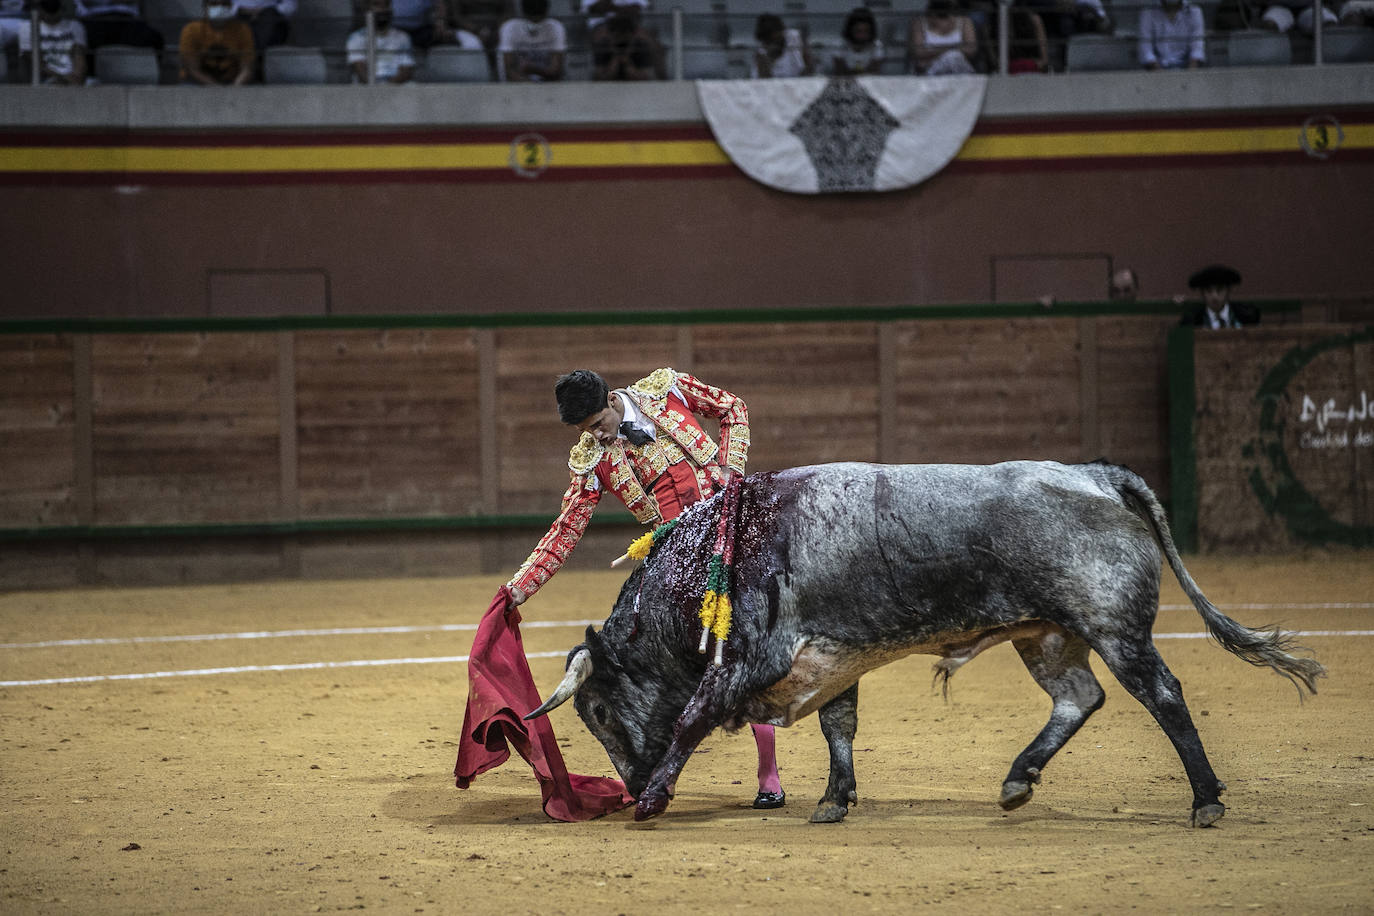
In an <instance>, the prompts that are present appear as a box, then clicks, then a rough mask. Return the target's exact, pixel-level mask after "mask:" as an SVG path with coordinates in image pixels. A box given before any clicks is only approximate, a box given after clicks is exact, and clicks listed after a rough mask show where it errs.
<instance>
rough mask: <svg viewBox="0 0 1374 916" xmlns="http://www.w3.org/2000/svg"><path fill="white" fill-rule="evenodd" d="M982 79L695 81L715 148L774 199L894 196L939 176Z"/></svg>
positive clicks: (967, 123) (958, 142) (972, 110)
mask: <svg viewBox="0 0 1374 916" xmlns="http://www.w3.org/2000/svg"><path fill="white" fill-rule="evenodd" d="M986 89H987V77H986V76H861V77H857V78H834V79H827V78H825V77H814V76H813V77H800V78H797V79H756V80H701V81H699V82H698V83H697V95H698V97H699V98H700V100H701V107H702V110H703V111H704V112H705V114H706V121H707V123H709V124H710V125H711V130H712V132H714V133H715V135H716V142H718V143H719V144H720V145H721V148H722V149H724V150H725V152H726V155H728V156H729V157H730V159H731V160H732V161H733V162H734V163H735V165H737V166H739V167H740V169H742V170H743V171H744V173H745V174H746V175H748V176H749V177H750V178H753V179H754V180H755V181H759V182H762V183H763V184H766V185H768V186H769V187H770V188H777V189H778V190H780V191H792V192H794V193H797V194H821V193H828V192H833V191H892V190H896V189H898V188H909V187H911V186H912V185H914V184H919V183H920V182H922V181H925V180H926V179H927V178H929V177H930V176H931V175H934V174H935V173H936V172H938V171H939V170H940V169H942V168H944V167H945V165H947V164H948V163H949V161H950V160H951V159H953V158H954V157H955V156H956V155H957V154H958V152H959V149H960V148H961V147H962V146H963V145H964V141H965V140H967V139H968V136H969V134H970V133H972V132H973V125H974V123H975V122H977V120H978V113H979V112H980V111H981V110H982V108H983V94H984V92H985V91H986Z"/></svg>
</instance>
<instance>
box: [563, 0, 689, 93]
mask: <svg viewBox="0 0 1374 916" xmlns="http://www.w3.org/2000/svg"><path fill="white" fill-rule="evenodd" d="M648 5H649V4H648V0H582V5H581V8H582V13H583V15H585V16H586V17H587V34H588V35H589V36H590V42H591V46H592V51H593V53H595V51H596V48H597V47H598V46H601V47H607V46H609V43H610V42H611V40H612V39H611V36H610V35H609V34H607V33H608V30H609V29H610V27H611V25H612V24H613V23H616V20H619V23H617V24H616V28H618V29H622V30H623V29H624V28H625V23H629V24H630V31H631V34H632V35H633V38H632V39H631V41H632V43H633V44H634V45H635V46H636V47H638V48H640V49H641V51H642V50H643V49H648V51H649V52H650V54H652V55H653V59H652V61H651V66H650V70H651V73H652V75H651V76H649V77H646V79H665V78H666V77H667V75H668V71H667V66H666V64H665V63H664V53H663V46H662V45H661V44H659V41H658V39H657V38H655V37H654V35H653V33H652V32H650V31H649V30H648V29H646V28H645V27H644V16H643V13H644V10H645V9H646V8H647V7H648ZM616 40H617V41H622V40H623V38H617V39H616ZM593 77H594V78H596V79H602V77H597V76H596V75H595V73H593ZM605 78H606V79H622V78H624V79H629V78H630V77H605Z"/></svg>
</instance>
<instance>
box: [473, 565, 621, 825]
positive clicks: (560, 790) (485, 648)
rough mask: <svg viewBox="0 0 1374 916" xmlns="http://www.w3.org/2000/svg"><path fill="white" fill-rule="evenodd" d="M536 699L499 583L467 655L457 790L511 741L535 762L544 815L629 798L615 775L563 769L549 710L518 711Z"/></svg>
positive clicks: (560, 816)
mask: <svg viewBox="0 0 1374 916" xmlns="http://www.w3.org/2000/svg"><path fill="white" fill-rule="evenodd" d="M541 702H543V701H542V700H541V699H540V697H539V691H538V690H537V689H536V688H535V686H534V678H533V676H532V675H531V674H530V666H529V663H528V662H527V661H526V660H525V646H524V643H523V642H522V641H521V639H520V611H519V609H518V608H517V607H516V606H515V604H514V602H512V601H511V592H510V589H509V588H507V587H506V586H504V585H503V586H501V589H500V591H498V592H497V593H496V597H494V598H493V599H492V601H491V606H490V607H488V608H487V612H486V613H485V614H483V615H482V622H481V623H479V624H478V625H477V635H476V637H474V639H473V641H472V652H471V653H470V654H469V656H468V703H467V711H466V712H465V713H464V714H463V732H462V734H460V735H459V736H458V762H457V764H456V765H455V766H454V768H453V775H454V777H455V780H456V782H457V785H458V788H460V789H466V788H467V787H468V786H470V785H472V781H473V779H475V778H476V777H477V776H478V775H479V774H481V773H485V772H486V771H487V770H490V769H492V768H494V767H498V766H500V765H501V764H503V763H505V762H506V760H507V758H509V757H510V747H508V746H507V742H510V744H512V745H514V746H515V750H516V751H517V752H518V753H519V754H520V756H521V757H523V758H525V762H526V763H528V764H529V765H530V766H531V767H533V768H534V775H535V777H536V778H537V779H538V780H539V789H540V792H541V793H542V794H543V796H544V813H545V814H547V815H548V816H549V817H552V818H555V819H557V820H560V821H585V820H589V819H591V818H594V817H600V816H601V815H603V814H609V813H610V812H612V811H618V810H620V809H621V808H624V807H625V806H627V805H630V804H633V803H634V798H633V797H631V796H630V795H629V794H627V793H626V792H625V786H624V785H623V784H622V783H621V782H620V780H618V779H606V778H604V777H601V776H580V775H578V774H577V773H569V772H568V768H567V767H566V766H564V764H563V755H562V754H561V753H560V752H559V750H558V739H557V738H555V737H554V734H553V726H552V725H551V724H550V723H549V717H548V716H540V717H539V718H538V719H535V720H534V721H532V722H526V721H524V720H523V719H521V718H520V717H521V716H523V715H525V714H526V713H528V712H530V711H531V710H533V709H536V708H538V706H539V704H540V703H541Z"/></svg>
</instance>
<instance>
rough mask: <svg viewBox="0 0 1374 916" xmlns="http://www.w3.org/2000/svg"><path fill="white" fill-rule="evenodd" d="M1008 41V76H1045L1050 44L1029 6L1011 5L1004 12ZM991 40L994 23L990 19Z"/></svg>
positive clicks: (995, 25) (995, 24) (1041, 25)
mask: <svg viewBox="0 0 1374 916" xmlns="http://www.w3.org/2000/svg"><path fill="white" fill-rule="evenodd" d="M1007 17H1008V20H1009V22H1010V23H1011V38H1010V40H1009V41H1008V42H1007V72H1008V73H1048V72H1049V69H1050V43H1049V38H1048V37H1047V36H1046V34H1045V23H1044V20H1042V19H1041V18H1040V14H1039V13H1037V12H1036V11H1035V10H1033V9H1031V8H1030V7H1029V6H1025V5H1023V4H1021V3H1016V2H1014V3H1012V5H1011V9H1009V10H1008V11H1007ZM991 37H992V40H993V41H994V42H996V40H997V37H998V35H997V20H996V19H993V20H992V33H991Z"/></svg>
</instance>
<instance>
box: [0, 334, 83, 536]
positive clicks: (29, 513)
mask: <svg viewBox="0 0 1374 916" xmlns="http://www.w3.org/2000/svg"><path fill="white" fill-rule="evenodd" d="M72 366H73V355H72V338H71V337H70V335H61V334H31V335H30V334H25V335H0V468H3V469H4V471H3V473H0V526H4V527H24V526H29V525H70V524H74V523H75V522H76V521H77V505H76V494H75V486H76V467H75V449H74V442H75V434H76V431H75V422H76V421H75V403H74V389H73V374H72V373H73V369H72Z"/></svg>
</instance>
